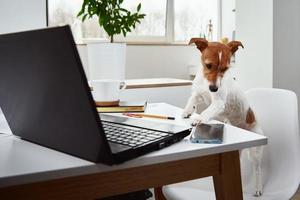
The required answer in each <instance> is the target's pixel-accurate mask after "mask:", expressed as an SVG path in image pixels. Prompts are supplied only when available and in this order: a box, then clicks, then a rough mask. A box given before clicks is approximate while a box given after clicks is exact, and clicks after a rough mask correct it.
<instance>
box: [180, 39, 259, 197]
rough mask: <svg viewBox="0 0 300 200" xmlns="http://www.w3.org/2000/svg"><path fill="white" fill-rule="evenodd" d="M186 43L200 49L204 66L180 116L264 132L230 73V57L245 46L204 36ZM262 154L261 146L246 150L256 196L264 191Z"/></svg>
mask: <svg viewBox="0 0 300 200" xmlns="http://www.w3.org/2000/svg"><path fill="white" fill-rule="evenodd" d="M189 44H195V45H196V47H197V48H198V49H199V50H200V52H201V62H202V66H203V68H202V70H199V71H198V73H197V74H196V77H195V79H194V81H193V86H192V95H191V97H190V98H189V100H188V102H187V105H186V106H185V108H184V111H183V113H182V117H183V118H188V117H190V118H191V123H192V125H197V124H199V123H207V122H209V121H210V120H212V119H215V120H219V121H222V122H225V123H230V124H232V125H233V126H237V127H239V128H242V129H246V130H249V131H252V132H255V133H258V134H262V135H263V131H262V129H261V128H260V126H259V124H258V122H257V120H256V117H255V114H254V111H253V110H252V108H251V107H250V105H249V103H248V101H247V99H246V96H245V94H244V93H243V91H242V90H241V89H240V88H239V87H238V85H237V84H236V81H235V79H234V77H233V76H232V75H231V73H230V69H231V67H230V61H231V57H232V55H233V54H234V53H235V52H236V51H237V50H238V49H239V47H242V48H244V46H243V45H242V43H241V42H239V41H231V42H229V43H228V44H223V43H220V42H208V41H207V40H206V39H203V38H192V39H191V40H190V42H189ZM262 153H263V148H262V147H254V148H250V149H249V150H248V157H249V159H250V160H251V162H252V163H253V170H254V175H255V190H256V191H255V193H254V195H255V196H261V195H262V192H263V188H262V171H261V160H262Z"/></svg>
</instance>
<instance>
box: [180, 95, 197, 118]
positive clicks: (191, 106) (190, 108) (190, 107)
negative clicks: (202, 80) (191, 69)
mask: <svg viewBox="0 0 300 200" xmlns="http://www.w3.org/2000/svg"><path fill="white" fill-rule="evenodd" d="M196 103H197V94H196V93H193V94H192V96H191V97H190V98H189V100H188V102H187V104H186V106H185V108H184V110H183V113H182V117H183V118H188V117H189V116H191V115H192V113H193V112H194V110H195V106H196Z"/></svg>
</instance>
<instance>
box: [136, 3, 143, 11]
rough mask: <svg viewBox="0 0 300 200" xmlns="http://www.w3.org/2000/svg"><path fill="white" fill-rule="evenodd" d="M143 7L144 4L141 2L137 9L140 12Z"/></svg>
mask: <svg viewBox="0 0 300 200" xmlns="http://www.w3.org/2000/svg"><path fill="white" fill-rule="evenodd" d="M141 7H142V5H141V3H139V5H138V6H137V9H136V10H137V11H138V12H139V11H140V10H141Z"/></svg>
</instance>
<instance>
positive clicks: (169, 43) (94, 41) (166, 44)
mask: <svg viewBox="0 0 300 200" xmlns="http://www.w3.org/2000/svg"><path fill="white" fill-rule="evenodd" d="M101 42H105V43H107V42H108V41H103V40H93V41H88V42H76V44H77V45H80V46H81V45H82V46H85V45H87V44H88V43H101ZM115 43H126V44H127V45H129V46H188V42H160V41H157V42H155V41H145V42H142V41H127V42H124V41H116V42H115Z"/></svg>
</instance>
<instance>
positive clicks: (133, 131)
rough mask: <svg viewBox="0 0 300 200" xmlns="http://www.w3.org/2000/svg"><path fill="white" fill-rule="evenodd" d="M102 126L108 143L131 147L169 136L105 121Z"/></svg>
mask: <svg viewBox="0 0 300 200" xmlns="http://www.w3.org/2000/svg"><path fill="white" fill-rule="evenodd" d="M102 125H103V129H104V131H105V134H106V138H107V140H108V141H110V142H114V143H118V144H123V145H126V146H131V147H137V146H140V145H143V144H146V143H149V142H152V141H155V140H158V139H162V138H163V137H166V136H168V135H169V134H168V133H164V132H159V131H153V130H149V129H143V128H138V127H131V126H126V125H121V124H114V123H109V122H105V121H102Z"/></svg>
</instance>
